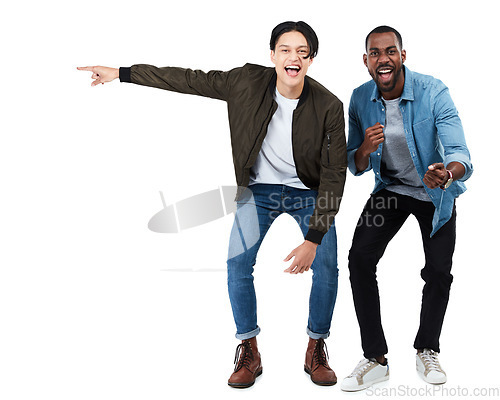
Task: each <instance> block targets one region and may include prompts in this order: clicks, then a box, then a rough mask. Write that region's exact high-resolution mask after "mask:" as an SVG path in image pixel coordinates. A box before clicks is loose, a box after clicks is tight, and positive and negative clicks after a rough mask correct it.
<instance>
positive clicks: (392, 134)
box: [381, 98, 431, 201]
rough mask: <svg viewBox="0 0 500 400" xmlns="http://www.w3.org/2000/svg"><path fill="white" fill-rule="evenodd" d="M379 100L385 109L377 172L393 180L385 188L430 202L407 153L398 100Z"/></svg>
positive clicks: (408, 152)
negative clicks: (379, 167) (380, 156)
mask: <svg viewBox="0 0 500 400" xmlns="http://www.w3.org/2000/svg"><path fill="white" fill-rule="evenodd" d="M383 101H384V104H385V109H386V110H385V126H384V143H383V145H382V169H381V172H382V174H383V175H384V176H386V177H388V178H389V179H390V180H392V181H393V182H392V184H390V185H389V186H387V187H386V189H387V190H389V191H391V192H395V193H399V194H402V195H406V196H411V197H413V198H415V199H417V200H423V201H431V199H430V198H429V195H428V194H427V192H426V191H425V189H424V185H423V184H422V180H421V179H420V177H419V176H418V173H417V170H416V168H415V165H414V164H413V160H412V158H411V155H410V151H409V150H408V144H407V143H406V137H405V129H404V124H403V116H402V115H401V110H400V109H399V98H397V99H394V100H383Z"/></svg>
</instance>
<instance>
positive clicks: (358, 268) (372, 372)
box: [342, 26, 472, 391]
mask: <svg viewBox="0 0 500 400" xmlns="http://www.w3.org/2000/svg"><path fill="white" fill-rule="evenodd" d="M366 51H367V54H365V55H364V63H365V65H366V67H367V68H368V72H369V73H370V75H371V76H372V78H373V80H371V81H369V82H367V83H365V84H364V85H362V86H360V87H358V88H357V89H355V90H354V92H353V94H352V97H351V102H350V106H349V139H348V144H347V152H348V163H349V169H350V170H351V172H352V173H353V174H354V175H356V176H358V175H361V174H363V173H365V172H366V171H369V170H370V169H372V170H373V172H374V173H375V188H374V191H373V193H372V195H371V198H370V199H369V200H368V202H367V203H366V205H365V207H364V209H363V212H362V214H361V217H360V220H359V222H358V225H357V228H356V231H355V233H354V237H353V243H352V247H351V250H350V252H349V271H350V281H351V288H352V292H353V298H354V306H355V309H356V315H357V318H358V322H359V326H360V330H361V341H362V347H363V353H364V354H363V355H364V357H365V359H363V360H361V362H360V363H359V364H358V365H357V366H356V368H355V369H354V371H353V372H352V374H351V375H349V376H348V377H347V378H345V379H344V381H343V382H342V389H343V390H346V391H356V390H362V389H365V388H367V387H369V386H371V385H372V384H374V383H377V382H381V381H384V380H387V379H389V366H388V364H387V359H386V358H385V354H387V351H388V349H387V344H386V341H385V337H384V332H383V329H382V324H381V319H380V300H379V293H378V286H377V279H376V269H377V263H378V261H379V259H380V258H381V257H382V255H383V254H384V251H385V249H386V247H387V245H388V243H389V241H390V240H391V239H392V238H393V237H394V235H395V234H396V233H397V232H398V230H399V229H400V228H401V226H402V225H403V223H404V222H405V221H406V219H407V218H408V216H409V215H410V214H413V215H414V216H415V217H416V219H417V221H418V223H419V226H420V230H421V233H422V240H423V245H424V252H425V267H424V268H423V269H422V271H421V276H422V279H423V280H424V281H425V285H424V289H423V296H422V309H421V314H420V327H419V330H418V333H417V336H416V339H415V342H414V347H415V349H416V350H417V370H418V372H419V373H420V374H421V376H422V377H423V379H424V380H425V381H426V382H429V383H433V384H440V383H444V382H446V374H445V373H444V371H443V370H442V368H441V366H440V364H439V361H438V358H437V355H438V353H439V351H440V349H439V336H440V333H441V327H442V324H443V319H444V315H445V312H446V307H447V303H448V298H449V290H450V286H451V282H452V280H453V277H452V275H451V273H450V271H451V265H452V256H453V251H454V247H455V220H456V211H455V198H456V197H458V196H459V195H460V194H462V193H463V192H464V191H465V185H464V184H463V181H465V180H466V179H468V178H469V176H470V175H471V174H472V165H471V162H470V156H469V151H468V149H467V146H466V144H465V138H464V132H463V128H462V124H461V122H460V118H459V117H458V113H457V110H456V108H455V106H454V104H453V101H452V100H451V97H450V95H449V92H448V88H447V87H446V86H445V85H444V84H443V83H442V82H441V81H439V80H437V79H435V78H433V77H431V76H426V75H421V74H417V73H414V72H412V71H410V70H409V69H408V68H406V67H405V66H404V65H403V64H404V62H405V59H406V52H405V50H403V46H402V39H401V35H400V34H399V33H398V32H397V31H396V30H395V29H393V28H391V27H388V26H380V27H378V28H375V29H374V30H373V31H372V32H370V33H369V34H368V36H367V38H366Z"/></svg>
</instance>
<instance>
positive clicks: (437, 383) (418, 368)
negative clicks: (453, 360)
mask: <svg viewBox="0 0 500 400" xmlns="http://www.w3.org/2000/svg"><path fill="white" fill-rule="evenodd" d="M424 371H425V369H424ZM424 371H422V368H421V367H420V366H419V365H418V364H417V373H418V374H419V375H420V377H421V378H422V379H423V380H424V381H425V382H427V383H430V384H431V385H443V384H445V383H446V380H447V379H446V376H445V378H444V381H439V382H433V381H432V380H430V379H429V378H427V377H426V376H425V374H424Z"/></svg>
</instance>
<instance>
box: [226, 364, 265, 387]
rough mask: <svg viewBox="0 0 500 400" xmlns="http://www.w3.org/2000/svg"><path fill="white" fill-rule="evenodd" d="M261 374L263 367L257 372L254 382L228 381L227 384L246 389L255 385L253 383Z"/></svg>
mask: <svg viewBox="0 0 500 400" xmlns="http://www.w3.org/2000/svg"><path fill="white" fill-rule="evenodd" d="M261 375H262V368H261V369H260V370H258V371H257V373H256V374H255V378H254V380H253V381H252V382H249V383H230V382H228V383H227V384H228V385H229V386H231V387H232V388H235V389H246V388H249V387H250V386H253V384H254V383H255V380H256V379H257V378H258V377H259V376H261Z"/></svg>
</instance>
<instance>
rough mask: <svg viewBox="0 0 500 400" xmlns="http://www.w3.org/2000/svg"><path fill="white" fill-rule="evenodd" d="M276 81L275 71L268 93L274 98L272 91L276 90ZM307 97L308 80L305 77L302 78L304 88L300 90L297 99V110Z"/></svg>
mask: <svg viewBox="0 0 500 400" xmlns="http://www.w3.org/2000/svg"><path fill="white" fill-rule="evenodd" d="M277 79H278V75H277V74H276V71H275V72H274V74H273V76H272V78H271V81H270V82H269V92H270V93H271V95H272V96H274V91H275V90H276V81H277ZM308 95H309V78H308V77H307V76H305V77H304V87H303V88H302V93H301V94H300V97H299V104H297V108H299V107H300V106H301V105H302V104H303V103H304V102H305V101H306V99H307V96H308Z"/></svg>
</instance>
